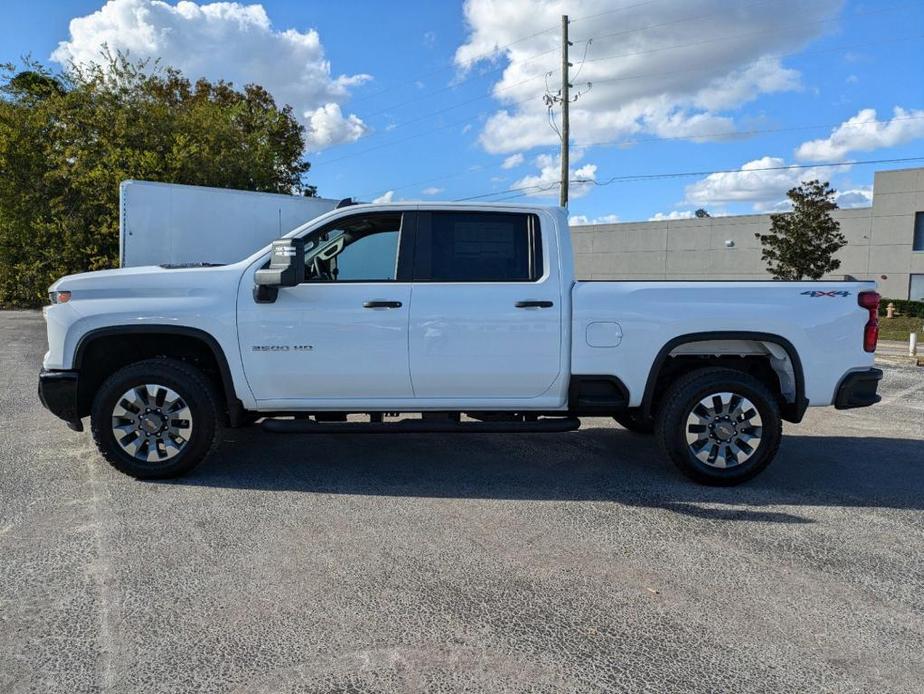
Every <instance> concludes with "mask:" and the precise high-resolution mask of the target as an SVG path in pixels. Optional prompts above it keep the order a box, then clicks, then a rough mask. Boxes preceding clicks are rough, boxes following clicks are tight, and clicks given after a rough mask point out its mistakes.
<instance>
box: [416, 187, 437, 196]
mask: <svg viewBox="0 0 924 694" xmlns="http://www.w3.org/2000/svg"><path fill="white" fill-rule="evenodd" d="M420 192H421V193H423V194H424V195H439V194H440V193H442V192H443V188H438V187H436V186H427V187H426V188H424V189H423V190H422V191H420Z"/></svg>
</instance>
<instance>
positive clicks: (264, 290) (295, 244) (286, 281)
mask: <svg viewBox="0 0 924 694" xmlns="http://www.w3.org/2000/svg"><path fill="white" fill-rule="evenodd" d="M304 279H305V239H295V238H292V239H279V240H278V241H273V246H272V252H271V254H270V262H269V266H267V267H265V268H261V269H259V270H257V271H256V273H254V277H253V280H254V284H256V287H254V300H255V301H256V302H257V303H261V304H263V303H273V302H274V301H276V296H277V294H278V292H279V287H294V286H295V285H297V284H299V283H300V282H302V281H303V280H304Z"/></svg>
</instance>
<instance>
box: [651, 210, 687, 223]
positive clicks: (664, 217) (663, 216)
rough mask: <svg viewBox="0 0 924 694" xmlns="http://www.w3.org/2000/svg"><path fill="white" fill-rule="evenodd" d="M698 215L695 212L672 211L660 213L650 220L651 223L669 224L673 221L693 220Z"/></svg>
mask: <svg viewBox="0 0 924 694" xmlns="http://www.w3.org/2000/svg"><path fill="white" fill-rule="evenodd" d="M695 216H696V214H695V213H694V212H693V210H671V211H670V212H658V213H656V214H654V215H652V216H651V217H649V218H648V221H649V222H668V221H671V220H673V219H693V218H694V217H695Z"/></svg>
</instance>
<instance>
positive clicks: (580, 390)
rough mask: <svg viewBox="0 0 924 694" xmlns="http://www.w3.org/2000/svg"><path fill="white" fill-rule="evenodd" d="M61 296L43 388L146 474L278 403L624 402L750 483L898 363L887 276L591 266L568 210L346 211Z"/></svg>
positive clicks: (720, 472)
mask: <svg viewBox="0 0 924 694" xmlns="http://www.w3.org/2000/svg"><path fill="white" fill-rule="evenodd" d="M50 297H51V305H50V306H48V307H47V308H46V309H45V318H46V320H47V324H48V346H49V350H48V353H47V354H46V355H45V359H44V364H43V366H44V368H43V370H42V372H41V375H40V377H39V395H40V397H41V400H42V402H43V403H44V404H45V406H46V407H47V408H48V409H49V410H51V411H52V412H53V413H54V414H56V415H57V416H59V417H61V418H62V419H64V420H65V421H66V422H67V423H68V424H69V426H70V427H71V428H72V429H75V430H78V431H79V430H82V428H83V425H82V421H81V420H82V419H83V418H84V417H87V416H89V417H90V427H91V430H92V433H93V438H94V439H95V441H96V444H97V446H98V447H99V449H100V451H101V453H102V455H103V456H104V457H105V458H106V459H107V460H108V461H109V462H110V463H111V464H112V465H114V466H115V467H116V468H118V469H119V470H122V471H123V472H126V473H128V474H130V475H133V476H135V477H139V478H155V477H170V476H176V475H179V474H182V473H185V472H187V471H189V470H190V469H191V468H193V467H194V466H195V465H196V464H198V463H199V462H200V461H202V460H203V459H204V458H205V457H206V456H207V455H208V454H209V452H210V451H212V450H213V449H214V448H215V446H216V445H217V444H218V441H219V438H220V432H221V429H222V427H224V426H231V427H236V426H241V425H245V424H251V423H254V422H255V421H256V420H258V419H259V418H265V419H264V421H263V424H262V426H263V428H264V429H265V430H269V431H273V432H280V433H286V432H289V433H302V434H305V433H325V434H327V433H335V432H342V433H352V434H365V433H388V432H465V431H481V432H497V433H519V432H523V433H525V432H563V431H569V430H574V429H577V428H578V427H579V426H580V420H579V419H578V418H579V417H584V416H608V417H609V416H611V417H614V418H615V419H616V420H617V421H618V422H620V423H621V424H622V425H623V426H625V427H626V428H628V429H631V430H633V431H637V432H644V433H648V432H653V433H654V434H655V436H656V438H657V440H658V443H659V445H660V447H661V449H662V450H663V452H664V453H665V454H666V455H667V456H669V457H670V458H671V460H673V461H674V463H676V464H677V466H678V467H679V468H680V469H681V470H682V471H683V472H684V473H686V474H687V475H689V476H690V477H692V478H693V479H695V480H697V481H699V482H703V483H708V484H718V485H729V484H736V483H739V482H742V481H744V480H747V479H749V478H751V477H753V476H754V475H755V474H757V473H758V472H760V471H761V470H762V469H763V468H764V467H766V466H767V464H768V463H769V462H770V461H771V460H772V459H773V457H774V455H775V454H776V451H777V448H778V446H779V444H780V437H781V433H782V420H786V421H790V422H799V421H800V420H801V419H802V416H803V414H804V412H805V410H806V408H807V407H808V406H829V405H834V406H835V407H836V408H839V409H843V408H850V407H864V406H867V405H872V404H873V403H875V402H878V400H879V396H878V395H877V394H876V389H877V386H878V381H879V379H880V378H881V377H882V372H881V371H879V370H878V369H875V368H873V352H874V350H875V347H876V339H877V335H878V322H877V309H878V303H879V295H878V294H877V293H876V291H875V284H874V283H872V282H870V283H865V282H774V281H767V282H737V281H732V282H685V281H677V282H663V281H651V282H638V281H631V282H576V281H575V279H574V270H573V262H572V254H571V243H570V234H569V230H568V220H567V215H566V212H565V211H564V210H563V209H559V208H544V207H531V206H522V205H495V204H489V205H482V204H477V205H472V204H464V205H463V204H453V203H442V204H437V203H434V204H430V203H419V204H387V205H379V204H374V205H354V206H348V207H343V208H340V209H337V210H334V211H332V212H329V213H327V214H325V215H322V216H321V217H318V218H317V219H314V220H312V221H311V222H309V223H308V224H305V225H303V226H301V227H299V228H297V229H295V230H294V231H292V232H291V233H289V234H288V235H287V236H285V237H284V238H283V239H281V240H279V241H276V242H274V243H273V244H272V245H271V246H269V247H267V248H264V249H262V250H261V251H259V252H257V253H255V254H254V255H252V256H250V257H249V258H247V259H245V260H242V261H241V262H238V263H234V264H232V265H224V266H218V267H169V266H166V267H164V266H158V267H136V268H126V269H121V270H106V271H102V272H90V273H86V274H80V275H72V276H68V277H64V278H63V279H61V280H59V281H58V282H56V283H55V284H54V285H53V286H52V287H51V288H50ZM350 414H352V415H362V416H361V417H360V416H354V417H350V418H349V419H348V418H347V415H350ZM418 414H419V416H418ZM406 415H412V416H406Z"/></svg>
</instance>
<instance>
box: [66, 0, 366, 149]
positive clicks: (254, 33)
mask: <svg viewBox="0 0 924 694" xmlns="http://www.w3.org/2000/svg"><path fill="white" fill-rule="evenodd" d="M104 43H105V44H106V45H108V47H109V49H110V50H112V51H122V52H129V54H130V56H131V57H132V58H159V59H160V60H161V61H162V63H163V64H165V65H170V66H174V67H177V68H179V69H180V70H182V71H183V73H184V74H185V75H186V76H187V77H189V78H190V79H191V80H195V79H197V78H199V77H206V78H208V79H211V80H217V79H224V80H227V81H231V82H234V83H235V85H237V86H238V87H241V86H243V85H244V84H247V83H256V84H260V85H262V86H264V87H266V89H267V90H268V91H269V92H270V93H271V94H272V95H273V97H274V98H275V100H276V102H277V103H279V104H280V105H282V104H289V105H291V106H292V108H293V109H294V110H295V112H296V114H297V115H298V116H299V117H300V118H301V119H302V121H303V122H304V124H305V125H306V126H308V127H309V128H310V129H312V132H311V133H309V142H308V148H309V149H310V150H315V151H316V150H319V149H323V148H325V147H329V146H331V145H334V144H339V143H341V142H352V141H354V140H356V139H357V138H359V137H361V136H362V135H363V133H365V132H366V126H365V124H364V123H363V122H362V120H361V119H360V118H359V117H358V116H356V115H354V114H349V115H344V114H343V113H342V112H341V105H342V104H344V103H345V102H346V100H347V99H348V98H349V93H350V88H351V87H355V86H356V85H359V84H362V83H363V82H365V81H367V80H369V79H371V77H370V76H369V75H365V74H357V75H339V76H336V77H335V76H333V75H332V74H331V66H330V62H329V61H328V60H327V58H326V57H325V54H324V47H323V45H322V44H321V39H320V36H319V35H318V32H317V31H315V30H314V29H309V30H308V31H305V32H300V31H298V30H296V29H286V30H284V31H278V30H276V29H274V28H273V26H272V24H271V23H270V19H269V17H268V16H267V14H266V10H265V9H264V8H263V6H262V5H259V4H253V5H242V4H239V3H236V2H213V3H208V4H197V3H195V2H189V1H188V0H184V1H183V2H179V3H177V4H176V5H172V4H169V3H167V2H163V1H162V0H109V2H107V3H106V4H105V5H103V6H102V7H101V8H100V9H99V10H97V11H96V12H93V13H91V14H88V15H86V16H83V17H77V18H75V19H72V20H71V22H70V36H69V38H68V39H67V40H66V41H62V42H61V43H59V44H58V47H57V48H56V49H55V51H54V52H53V53H52V56H51V57H52V59H53V60H55V61H57V62H59V63H68V62H75V63H92V62H97V61H99V59H100V50H101V46H102V44H104Z"/></svg>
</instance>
